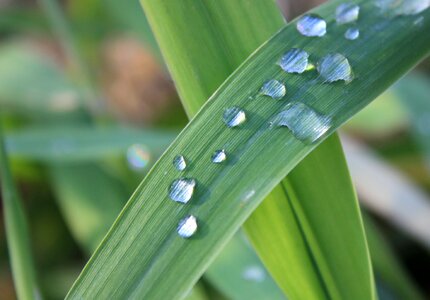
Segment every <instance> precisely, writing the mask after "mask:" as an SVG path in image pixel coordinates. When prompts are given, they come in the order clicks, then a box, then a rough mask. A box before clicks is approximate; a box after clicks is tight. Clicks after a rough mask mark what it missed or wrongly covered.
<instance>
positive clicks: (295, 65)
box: [279, 48, 309, 74]
mask: <svg viewBox="0 0 430 300" xmlns="http://www.w3.org/2000/svg"><path fill="white" fill-rule="evenodd" d="M308 58H309V54H308V53H307V52H306V51H304V50H302V49H297V48H293V49H291V50H289V51H288V52H287V53H285V54H284V55H283V56H282V58H281V60H280V61H279V65H280V66H281V68H282V70H284V71H285V72H287V73H297V74H301V73H303V72H304V71H306V70H307V69H308V63H309V62H308Z"/></svg>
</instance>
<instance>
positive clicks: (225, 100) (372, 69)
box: [69, 1, 430, 299]
mask: <svg viewBox="0 0 430 300" xmlns="http://www.w3.org/2000/svg"><path fill="white" fill-rule="evenodd" d="M338 3H339V2H338V1H334V2H331V3H329V4H327V5H324V6H321V7H320V8H318V9H317V10H316V11H315V13H318V14H320V15H322V16H323V17H324V18H326V19H327V21H328V26H329V29H330V30H331V32H332V33H331V34H330V35H328V36H327V37H326V38H324V39H304V38H303V37H300V36H299V34H298V33H297V31H296V29H295V24H294V23H293V24H291V25H289V26H286V27H285V28H284V29H283V30H282V31H280V32H279V33H278V34H277V35H276V36H274V37H273V38H272V39H271V40H269V41H268V42H267V43H266V44H265V45H264V46H263V47H261V48H260V49H259V51H257V52H256V53H255V54H254V55H253V56H252V57H251V58H250V59H248V60H247V61H246V62H245V63H244V64H243V65H242V66H241V67H240V68H239V69H238V70H237V71H236V72H235V73H234V74H233V75H232V77H230V78H229V79H228V80H227V81H226V82H225V83H224V84H223V86H222V87H221V88H220V89H219V90H218V91H217V92H216V93H215V95H214V96H213V98H212V101H209V102H208V103H207V104H206V105H205V106H204V107H203V108H202V110H201V111H200V112H199V113H198V114H197V115H196V117H195V118H194V119H193V121H192V122H191V123H190V124H189V125H188V126H187V128H186V129H185V130H184V131H183V132H182V133H181V134H180V136H179V137H178V138H177V139H176V140H175V142H174V143H173V144H172V145H171V147H170V148H169V149H168V150H167V151H166V152H165V154H164V155H163V156H162V158H161V159H160V160H159V161H158V163H157V164H156V165H155V166H154V168H153V169H152V171H151V172H150V173H149V174H148V176H147V177H146V179H145V180H144V181H143V183H142V184H141V186H140V187H139V188H138V190H137V191H136V192H135V194H134V195H133V196H132V199H131V200H130V201H129V203H128V204H127V205H126V207H125V209H124V210H123V212H122V213H121V215H120V217H119V218H118V219H117V221H116V222H115V224H114V226H113V227H112V228H111V230H110V232H109V234H108V235H107V236H106V237H105V240H104V242H103V243H102V244H101V246H100V247H99V248H98V250H97V251H96V253H95V255H94V256H93V257H92V259H91V260H90V262H89V264H88V265H87V266H86V268H85V270H84V271H83V273H82V274H81V276H80V278H79V279H78V280H77V282H76V283H75V285H74V287H73V288H72V290H71V291H70V293H69V297H70V298H74V297H76V298H78V297H88V298H92V297H104V296H109V297H128V296H129V297H133V296H137V295H139V297H147V298H148V299H151V298H155V299H160V298H161V299H165V298H167V299H169V298H175V297H180V296H183V295H184V294H185V293H186V291H187V290H188V289H189V288H190V287H191V286H192V284H193V283H194V282H195V281H196V280H197V279H198V277H199V276H200V275H201V274H202V272H203V270H204V269H205V268H206V267H207V265H208V263H209V262H210V259H211V258H213V257H214V255H215V254H216V253H217V252H219V250H220V248H221V247H222V246H223V244H225V243H226V241H227V240H228V239H229V238H230V237H232V235H233V234H234V232H235V231H236V230H237V229H238V228H239V226H240V225H241V224H242V223H243V222H244V220H245V219H246V218H247V217H248V216H249V214H250V213H251V212H252V211H253V210H254V209H255V208H256V207H257V205H258V204H259V203H260V202H261V201H262V200H263V198H264V196H266V195H267V194H268V193H269V192H270V190H271V189H272V188H274V187H275V185H276V184H277V183H279V182H280V181H281V180H282V178H283V177H284V176H285V175H286V174H287V173H288V172H289V171H290V170H292V168H293V167H294V166H295V165H296V164H297V163H298V162H299V161H300V160H301V159H303V157H304V156H305V155H306V154H308V153H309V152H310V151H311V150H313V149H314V148H315V147H316V146H317V144H318V142H317V143H315V144H307V143H302V142H300V141H298V140H297V139H295V138H294V137H293V135H292V134H291V133H289V132H288V130H282V129H279V130H268V126H267V122H268V121H269V119H270V118H271V117H272V116H274V115H275V114H277V113H279V111H280V109H282V106H283V105H285V103H282V102H281V103H279V102H270V101H265V102H262V101H249V99H248V98H249V94H250V92H255V93H257V92H258V90H259V89H260V87H261V85H262V84H263V83H264V82H265V81H266V80H267V79H269V78H278V79H279V80H282V81H286V79H287V78H288V84H289V86H290V87H291V91H295V90H296V88H298V87H303V86H306V87H308V88H309V89H308V90H307V91H306V95H308V96H309V95H312V96H313V97H315V99H318V102H313V103H312V107H313V109H315V110H316V111H318V112H320V113H324V114H327V113H330V116H332V121H333V122H332V127H331V128H330V130H329V132H330V133H332V132H333V131H334V130H335V129H337V127H338V126H340V125H341V124H342V123H344V122H345V121H346V120H347V119H349V118H350V117H351V116H352V115H353V114H355V113H356V112H357V111H359V110H360V109H361V108H363V107H364V106H365V105H366V104H368V103H369V102H370V101H371V100H372V99H373V98H374V97H376V96H377V95H378V94H380V93H381V92H382V91H383V90H384V89H386V88H387V87H388V86H389V85H390V84H392V83H393V82H394V81H395V80H397V79H398V78H399V77H400V76H402V75H403V74H404V73H405V72H406V71H408V70H409V69H410V68H412V67H413V66H414V65H415V64H416V63H417V62H418V61H419V60H420V59H422V58H423V57H424V56H425V55H426V54H427V53H428V51H429V50H430V41H429V40H427V39H420V38H419V37H420V36H421V35H423V34H424V33H425V32H427V30H429V29H430V21H428V20H429V19H428V17H429V15H430V12H429V11H426V12H424V13H423V14H422V15H423V17H424V21H423V23H422V26H421V27H419V28H413V30H412V29H409V28H411V26H410V25H411V24H413V21H414V18H415V16H413V17H406V16H402V17H398V18H395V19H390V20H389V21H386V19H385V15H384V14H381V13H380V12H379V11H378V10H375V8H374V6H373V4H372V3H368V2H367V1H363V2H361V1H359V3H361V5H362V8H361V16H362V19H364V20H366V27H365V28H363V29H362V30H363V32H366V30H367V31H369V32H371V33H372V34H369V35H364V36H363V38H362V39H359V40H356V41H355V42H354V44H353V45H352V44H351V43H350V41H347V40H343V39H340V37H342V36H343V30H342V29H339V28H338V27H336V25H335V22H334V20H333V17H332V13H333V12H334V10H335V7H336V5H337V4H338ZM381 22H382V23H383V25H384V26H387V27H383V29H385V30H376V29H380V26H381V25H380V23H381ZM294 34H296V36H297V38H298V39H297V40H295V42H294V44H293V42H289V40H288V37H289V36H293V35H294ZM381 42H382V43H381ZM412 42H414V44H415V47H412V48H411V47H409V45H410V44H411V43H412ZM381 44H382V45H384V47H381V46H380V45H381ZM305 45H306V48H307V49H308V51H309V52H310V53H312V55H315V56H316V58H321V57H322V56H323V55H325V54H326V53H330V52H332V51H338V52H339V51H342V52H343V53H344V55H346V56H347V57H348V58H349V60H350V62H351V65H352V68H353V69H354V72H355V74H356V79H355V80H353V81H352V82H351V83H350V84H348V85H345V84H343V83H338V84H315V82H312V83H310V81H309V78H308V76H306V75H305V76H288V75H285V74H283V73H282V72H281V71H280V70H279V68H278V66H277V65H276V61H277V60H278V59H279V57H280V56H281V55H282V54H283V53H284V52H285V51H286V49H290V48H291V47H293V46H295V47H304V46H305ZM369 45H371V46H372V45H373V47H371V48H370V47H369ZM321 49H324V50H321ZM364 49H366V51H364ZM399 52H400V53H407V55H399ZM375 62H378V63H375ZM312 74H313V75H312V76H316V74H314V73H312ZM309 76H311V74H309ZM312 78H314V77H311V79H312ZM296 91H297V92H296V93H291V94H290V95H289V97H290V99H291V98H293V99H302V101H304V102H305V103H306V104H307V105H311V103H310V101H311V99H309V98H308V97H304V96H305V94H304V93H303V89H297V90H296ZM345 92H347V93H348V99H347V101H341V100H342V99H344V95H345ZM245 96H246V97H245ZM260 100H261V99H260ZM233 105H235V106H239V107H242V108H243V109H245V111H247V112H248V116H249V117H250V118H249V119H248V122H247V123H246V124H244V126H243V128H242V129H239V130H228V129H226V127H225V125H224V124H223V123H222V120H221V118H222V113H223V110H224V109H225V108H226V107H230V106H233ZM252 112H254V113H257V112H258V116H259V117H255V114H252ZM251 116H254V118H251ZM224 145H228V146H229V148H228V149H230V150H229V152H230V153H231V155H230V157H231V160H230V161H228V162H226V164H225V165H221V166H217V165H214V164H211V163H210V157H209V158H208V157H207V156H206V155H204V154H206V153H208V152H212V151H213V150H215V149H216V148H218V147H222V146H224ZM177 154H183V155H185V156H188V157H189V160H190V162H192V168H189V169H188V170H186V171H185V172H184V173H183V174H180V173H178V171H177V170H175V169H174V167H173V165H172V159H173V158H174V156H176V155H177ZM232 155H234V156H236V157H237V158H240V159H238V160H235V159H233V156H232ZM180 176H187V177H193V178H196V180H197V181H198V187H200V188H197V189H196V191H195V193H194V199H193V202H192V203H193V204H194V205H192V204H191V205H179V204H178V203H174V202H173V201H171V200H169V199H168V194H167V190H168V188H169V186H170V184H171V183H172V181H173V180H175V179H176V178H178V177H180ZM163 190H164V192H163ZM196 204H198V205H196ZM190 213H191V214H194V215H196V216H197V217H198V218H199V219H200V220H201V223H200V228H199V232H198V234H196V236H195V237H194V238H192V239H191V240H183V239H181V238H180V237H179V236H178V235H177V233H176V230H175V229H176V227H177V224H178V222H179V221H180V220H181V219H182V218H183V217H184V216H186V215H187V214H190ZM142 253H145V254H146V255H144V256H143V255H142ZM178 274H180V275H181V276H178ZM360 284H361V283H360Z"/></svg>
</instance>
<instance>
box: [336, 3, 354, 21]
mask: <svg viewBox="0 0 430 300" xmlns="http://www.w3.org/2000/svg"><path fill="white" fill-rule="evenodd" d="M359 13H360V6H358V5H357V4H353V3H342V4H340V5H339V6H338V7H337V8H336V22H337V23H338V24H346V23H351V22H355V21H357V19H358V14H359Z"/></svg>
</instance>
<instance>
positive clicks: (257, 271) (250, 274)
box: [242, 266, 266, 282]
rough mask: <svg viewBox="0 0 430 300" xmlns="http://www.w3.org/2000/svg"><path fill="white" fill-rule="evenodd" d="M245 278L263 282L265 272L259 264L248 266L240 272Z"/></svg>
mask: <svg viewBox="0 0 430 300" xmlns="http://www.w3.org/2000/svg"><path fill="white" fill-rule="evenodd" d="M242 276H243V278H244V279H245V280H249V281H255V282H263V281H264V279H266V272H265V271H264V269H263V268H262V267H260V266H248V267H246V268H245V270H244V271H243V273H242Z"/></svg>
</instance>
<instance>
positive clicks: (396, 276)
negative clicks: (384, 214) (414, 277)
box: [364, 217, 423, 300]
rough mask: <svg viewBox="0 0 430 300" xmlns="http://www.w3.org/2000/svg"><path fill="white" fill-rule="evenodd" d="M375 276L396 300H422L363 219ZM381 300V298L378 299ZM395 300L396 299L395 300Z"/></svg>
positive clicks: (369, 221)
mask: <svg viewBox="0 0 430 300" xmlns="http://www.w3.org/2000/svg"><path fill="white" fill-rule="evenodd" d="M364 221H365V222H364V224H365V228H366V234H367V239H368V243H369V249H370V253H371V256H372V263H373V267H374V270H375V276H376V278H377V279H378V281H380V282H381V283H382V284H383V285H384V286H386V287H388V288H389V289H390V291H391V294H393V295H395V296H396V297H398V299H408V300H419V299H423V297H422V296H421V295H420V293H419V291H418V290H417V287H416V286H415V285H414V283H413V282H412V281H411V280H410V278H408V277H407V276H406V275H405V274H406V272H405V270H404V269H403V267H402V266H401V265H400V263H399V262H398V261H397V258H396V256H395V254H394V253H393V251H392V250H391V248H390V246H389V245H388V243H387V242H386V241H385V239H384V237H383V235H382V234H381V233H380V232H379V230H378V228H377V227H376V225H375V224H374V223H373V221H372V219H371V218H370V217H366V218H364ZM380 299H381V300H383V298H382V297H380ZM396 299H397V298H396Z"/></svg>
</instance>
